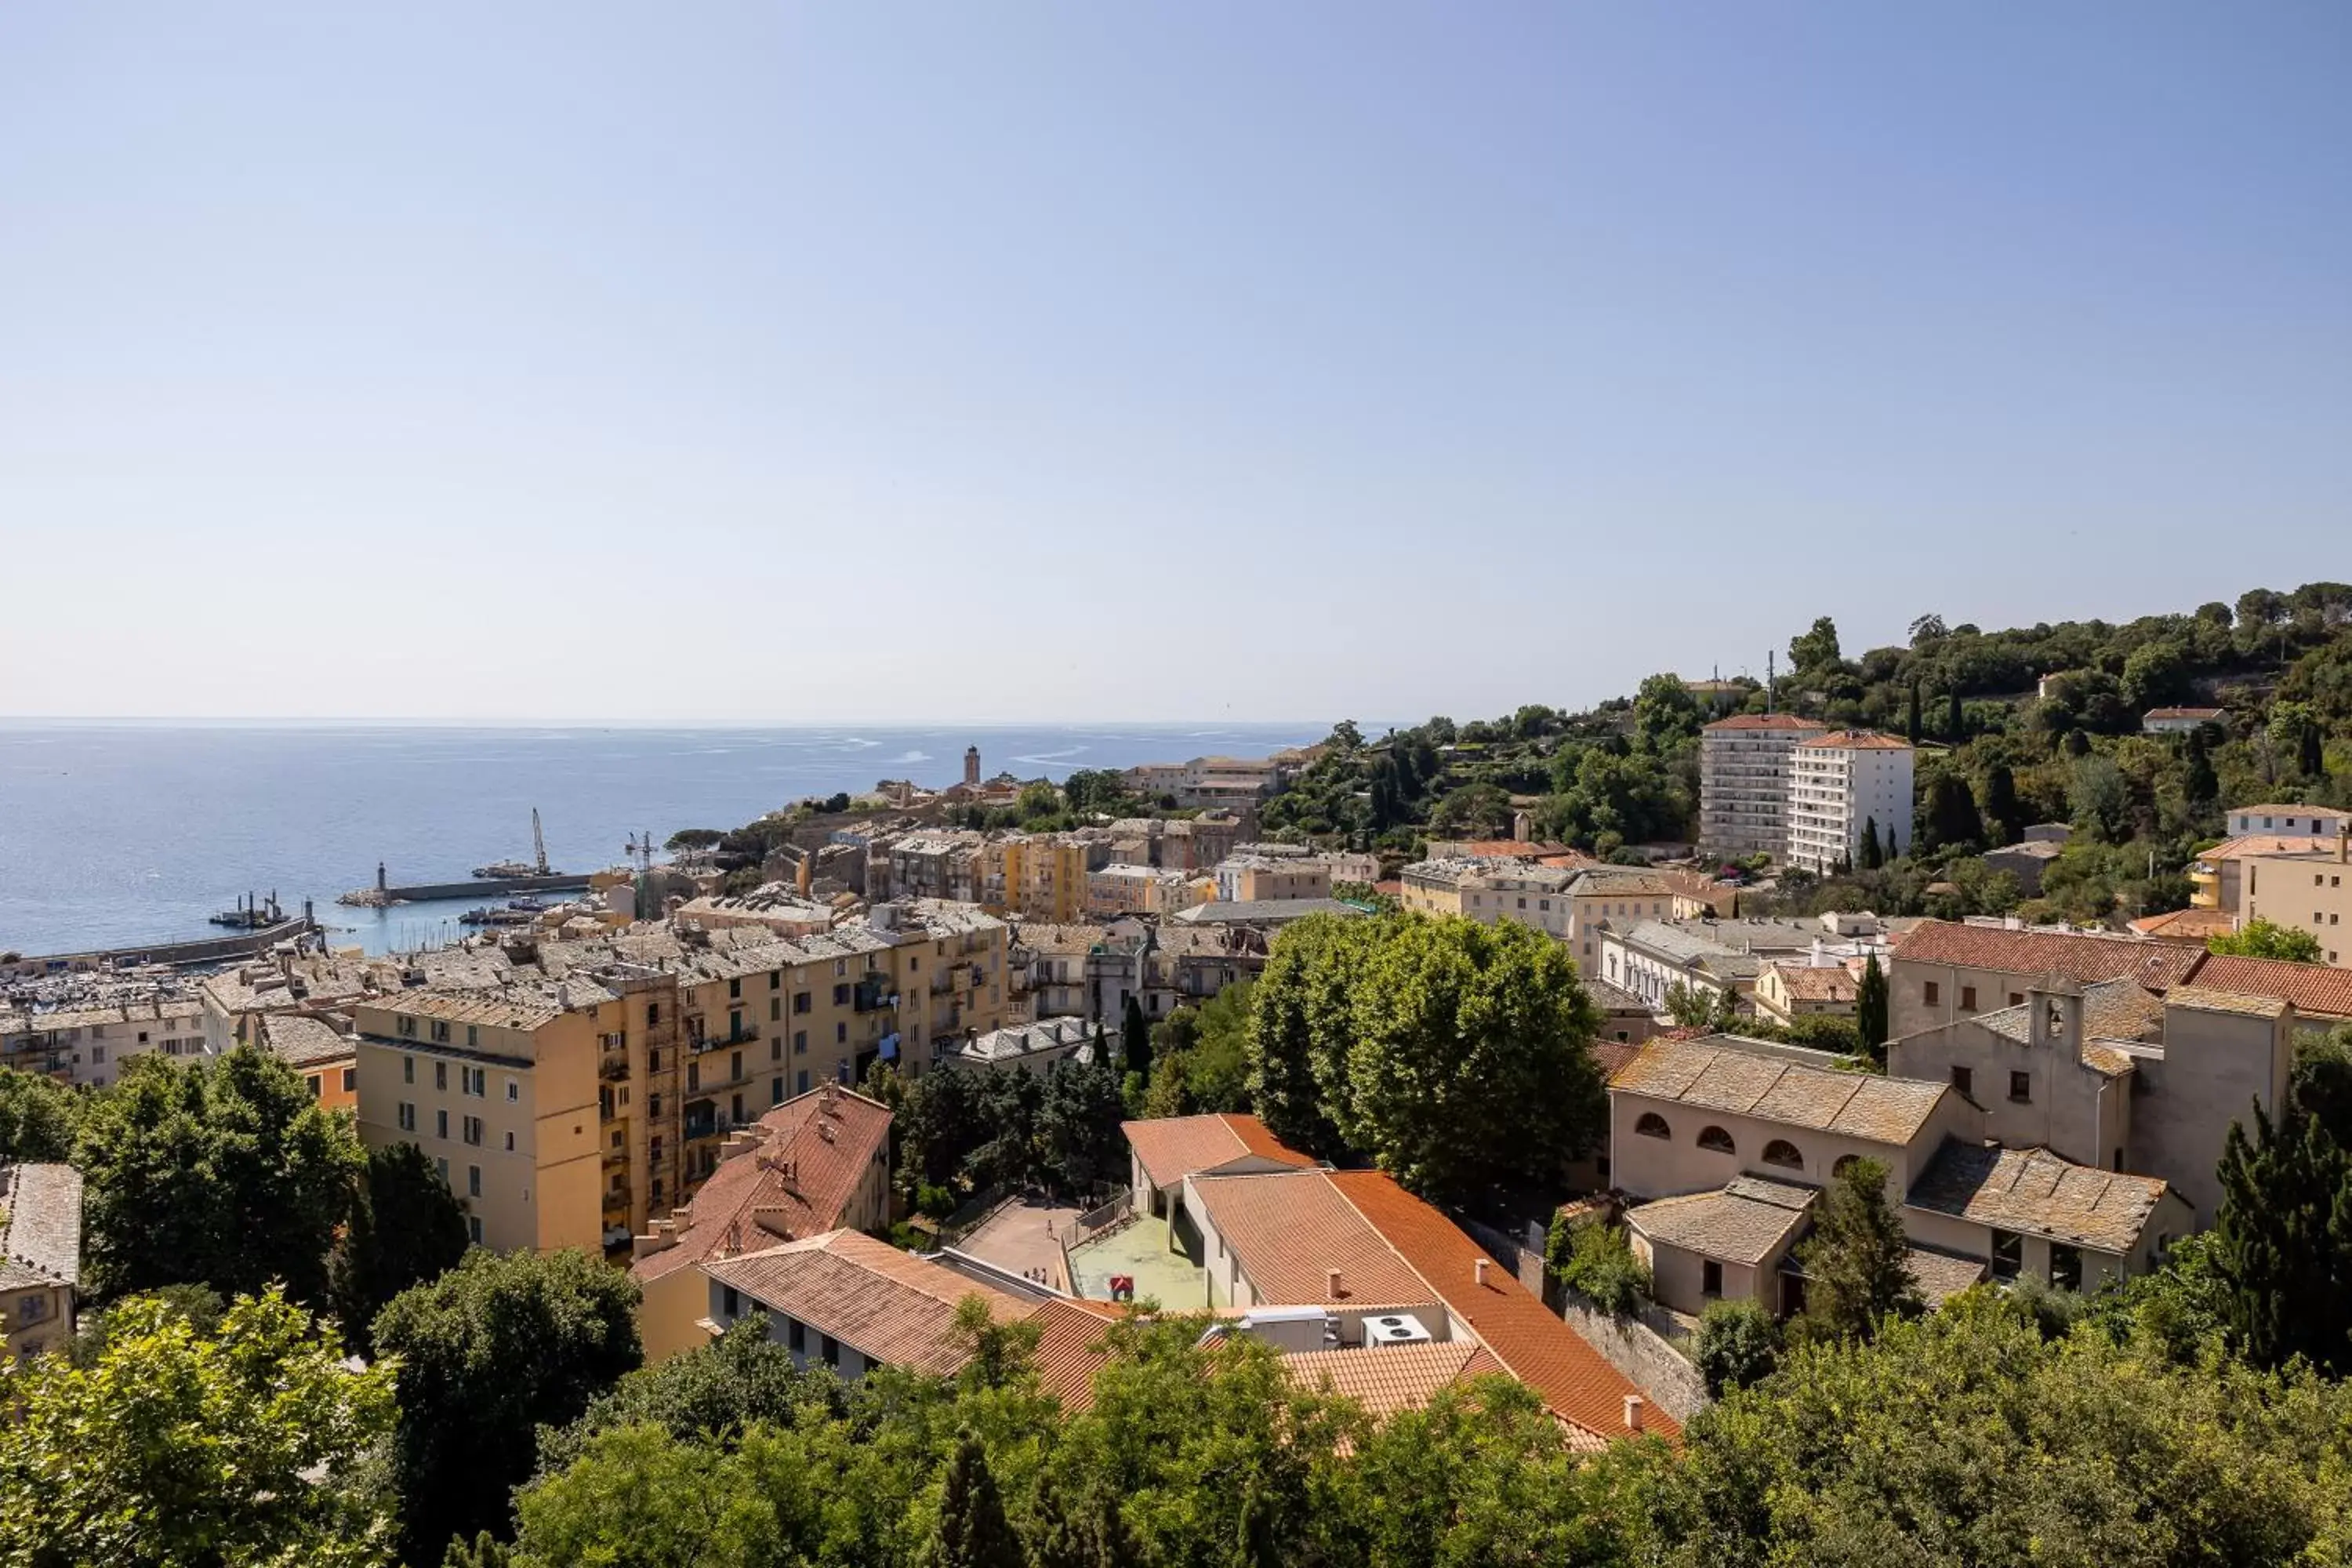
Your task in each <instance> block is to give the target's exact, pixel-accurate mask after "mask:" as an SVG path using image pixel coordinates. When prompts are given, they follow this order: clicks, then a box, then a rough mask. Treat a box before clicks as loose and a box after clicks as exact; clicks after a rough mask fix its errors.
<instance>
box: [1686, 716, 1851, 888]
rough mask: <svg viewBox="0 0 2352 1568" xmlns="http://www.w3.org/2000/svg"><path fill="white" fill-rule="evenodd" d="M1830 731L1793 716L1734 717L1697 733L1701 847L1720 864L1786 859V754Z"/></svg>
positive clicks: (1816, 722)
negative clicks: (1769, 857) (1766, 857)
mask: <svg viewBox="0 0 2352 1568" xmlns="http://www.w3.org/2000/svg"><path fill="white" fill-rule="evenodd" d="M1829 731H1830V727H1829V726H1828V725H1827V724H1823V723H1821V722H1819V721H1815V720H1811V719H1800V718H1798V717H1797V716H1796V715H1795V714H1793V713H1739V714H1735V715H1734V716H1732V717H1731V718H1728V719H1718V720H1717V721H1715V722H1714V723H1712V724H1709V725H1708V726H1707V727H1706V729H1705V730H1703V731H1700V734H1699V749H1698V841H1699V844H1700V846H1701V847H1703V848H1705V849H1706V851H1707V852H1708V853H1709V854H1712V855H1719V856H1722V857H1724V858H1744V857H1746V856H1749V855H1780V854H1784V853H1786V852H1787V850H1788V847H1789V782H1790V767H1791V762H1790V753H1791V752H1794V751H1795V749H1796V747H1797V743H1798V742H1801V741H1811V740H1815V739H1818V738H1819V737H1821V736H1822V735H1826V734H1828V733H1829Z"/></svg>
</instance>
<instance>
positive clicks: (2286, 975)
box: [2196, 952, 2352, 1018]
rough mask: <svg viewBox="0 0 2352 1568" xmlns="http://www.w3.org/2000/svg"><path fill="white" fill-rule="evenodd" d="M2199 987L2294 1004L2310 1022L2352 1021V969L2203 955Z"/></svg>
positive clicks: (2279, 960)
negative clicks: (2322, 1020)
mask: <svg viewBox="0 0 2352 1568" xmlns="http://www.w3.org/2000/svg"><path fill="white" fill-rule="evenodd" d="M2201 956H2203V958H2204V962H2203V963H2200V964H2199V965H2198V966H2197V971H2196V980H2197V984H2199V985H2200V986H2201V987H2203V988H2204V989H2206V990H2209V991H2234V992H2236V993H2238V994H2240V995H2241V996H2268V997H2271V998H2273V1000H2275V1001H2280V1002H2285V1003H2288V1004H2290V1005H2292V1006H2293V1007H2294V1010H2295V1011H2296V1012H2298V1013H2300V1014H2302V1015H2303V1016H2305V1017H2307V1018H2352V969H2337V968H2335V967H2333V966H2331V965H2328V964H2325V963H2288V962H2287V961H2286V960H2284V959H2283V958H2233V957H2231V956H2229V955H2227V954H2224V953H2218V952H2217V953H2211V954H2206V955H2201Z"/></svg>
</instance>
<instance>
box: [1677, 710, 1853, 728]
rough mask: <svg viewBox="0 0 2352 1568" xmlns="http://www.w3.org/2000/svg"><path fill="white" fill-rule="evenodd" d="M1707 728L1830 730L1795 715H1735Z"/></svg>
mask: <svg viewBox="0 0 2352 1568" xmlns="http://www.w3.org/2000/svg"><path fill="white" fill-rule="evenodd" d="M1706 728H1707V729H1709V730H1826V729H1828V728H1829V726H1828V725H1826V724H1824V723H1822V721H1820V720H1818V719H1800V718H1798V717H1797V716H1796V715H1795V714H1794V713H1734V714H1733V715H1732V716H1731V717H1730V718H1728V719H1717V721H1715V722H1714V723H1712V724H1709V725H1707V726H1706Z"/></svg>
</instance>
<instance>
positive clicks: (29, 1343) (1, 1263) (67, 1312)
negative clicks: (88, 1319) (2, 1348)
mask: <svg viewBox="0 0 2352 1568" xmlns="http://www.w3.org/2000/svg"><path fill="white" fill-rule="evenodd" d="M80 1288H81V1173H80V1172H79V1171H77V1170H75V1169H74V1168H73V1167H72V1166H71V1165H43V1164H17V1165H0V1331H5V1334H6V1338H7V1349H8V1353H9V1354H10V1355H12V1356H15V1357H16V1358H17V1359H18V1360H20V1361H21V1360H23V1359H24V1358H26V1357H27V1356H33V1355H40V1354H43V1353H45V1352H56V1351H61V1350H63V1349H65V1348H66V1346H67V1345H68V1343H70V1342H71V1341H72V1339H73V1336H74V1307H75V1298H76V1292H77V1291H79V1289H80Z"/></svg>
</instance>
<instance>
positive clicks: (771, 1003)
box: [768, 996, 784, 1024]
mask: <svg viewBox="0 0 2352 1568" xmlns="http://www.w3.org/2000/svg"><path fill="white" fill-rule="evenodd" d="M783 1021H784V999H783V998H782V997H781V996H771V997H769V998H768V1022H770V1023H771V1024H781V1023H782V1022H783Z"/></svg>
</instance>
